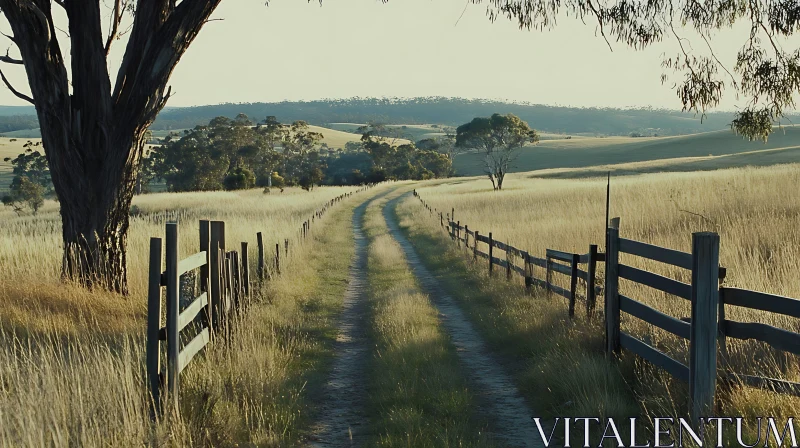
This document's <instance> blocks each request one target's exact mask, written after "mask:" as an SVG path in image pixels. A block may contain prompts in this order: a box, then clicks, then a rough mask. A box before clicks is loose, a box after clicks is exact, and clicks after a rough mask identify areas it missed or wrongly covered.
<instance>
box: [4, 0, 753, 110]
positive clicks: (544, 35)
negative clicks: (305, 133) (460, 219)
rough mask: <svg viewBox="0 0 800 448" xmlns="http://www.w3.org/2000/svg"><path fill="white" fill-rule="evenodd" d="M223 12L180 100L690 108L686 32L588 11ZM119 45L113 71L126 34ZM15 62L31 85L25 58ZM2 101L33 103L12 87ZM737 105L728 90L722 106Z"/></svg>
mask: <svg viewBox="0 0 800 448" xmlns="http://www.w3.org/2000/svg"><path fill="white" fill-rule="evenodd" d="M465 6H466V10H465ZM462 12H464V15H463V17H462V18H461V20H460V21H458V19H459V16H461V14H462ZM214 17H215V18H220V19H224V20H222V21H214V22H211V23H209V24H207V25H206V26H205V28H204V29H203V30H202V32H201V33H200V35H199V37H198V38H197V40H196V41H195V43H194V44H193V46H192V47H191V48H190V49H189V50H188V52H187V53H186V55H185V56H184V57H183V59H182V60H181V62H180V63H179V64H178V67H177V68H176V70H175V72H174V74H173V76H172V81H171V85H172V87H173V92H174V93H175V96H174V97H173V98H172V100H171V101H170V103H169V105H170V106H189V105H202V104H216V103H221V102H234V103H236V102H260V101H282V100H313V99H320V98H347V97H354V96H360V97H414V96H457V97H465V98H491V99H508V100H515V101H526V102H532V103H541V104H552V105H570V106H613V107H627V106H653V107H665V108H670V109H677V108H679V107H680V103H679V101H678V98H677V96H676V95H675V92H674V89H673V88H672V87H671V84H667V85H662V84H661V81H660V75H661V73H662V68H661V60H662V57H661V55H662V53H667V54H669V55H674V54H675V53H676V52H677V46H676V44H675V43H674V42H671V41H670V42H664V43H661V44H657V45H655V46H653V47H651V48H649V49H648V50H646V51H638V52H637V51H633V50H630V49H628V48H626V47H625V46H624V45H623V44H617V43H614V42H612V46H613V48H614V51H613V52H612V51H610V50H609V48H608V46H607V45H606V43H605V42H604V41H603V40H602V39H601V38H599V37H595V28H596V27H595V24H594V23H593V22H588V21H587V24H586V25H584V24H582V23H581V22H580V21H577V20H575V19H572V18H564V19H562V20H561V21H560V23H559V26H558V27H557V28H556V29H555V30H554V31H549V32H537V31H522V30H519V29H518V28H517V26H516V25H515V24H513V23H511V22H509V21H507V20H505V19H499V20H498V21H497V22H496V23H490V22H489V21H488V19H487V18H486V15H485V6H483V5H473V4H469V5H467V3H466V0H389V2H388V3H385V4H384V3H381V2H380V1H375V0H324V2H323V5H322V6H320V4H319V3H318V2H317V1H312V2H311V3H307V2H305V1H303V0H271V2H270V4H269V6H265V5H264V0H224V1H223V2H222V6H220V7H219V9H218V10H217V11H216V13H215V14H214ZM457 21H458V24H457V25H456V22H457ZM64 28H65V27H64ZM0 29H2V30H3V31H8V29H9V28H8V24H7V23H4V24H2V25H0ZM746 35H747V30H746V29H744V28H737V29H735V30H727V31H725V32H723V33H721V34H718V35H717V36H715V39H714V45H715V48H716V49H717V53H718V55H719V56H720V58H721V59H722V60H723V62H726V63H728V64H729V67H731V66H732V61H733V60H734V58H735V53H736V50H737V49H738V48H739V47H740V46H741V45H742V44H743V43H744V38H745V37H746ZM60 37H63V36H60ZM64 40H66V39H62V42H63V41H64ZM691 44H693V45H694V46H695V48H696V49H699V48H701V47H702V46H704V44H703V42H702V40H698V39H694V40H692V41H691ZM62 45H63V44H62ZM116 49H117V51H116V52H113V53H112V64H113V70H112V73H113V74H116V63H117V61H118V59H119V58H120V57H121V52H122V50H123V49H124V42H120V43H117V47H116ZM13 54H14V53H13V51H12V55H13ZM731 68H732V67H731ZM4 70H5V71H6V73H7V75H8V76H9V78H10V79H11V80H12V81H15V83H16V84H17V85H18V86H19V88H20V90H23V91H25V92H28V89H27V86H26V85H25V76H24V72H23V69H22V68H19V67H11V66H5V67H4ZM0 104H24V103H23V102H21V101H20V100H18V99H16V98H15V97H14V96H13V95H11V94H10V93H9V92H8V91H6V90H5V88H4V87H3V86H0ZM737 104H738V105H742V102H741V101H737V100H736V98H735V96H734V95H733V92H728V94H727V95H726V98H724V100H723V103H722V104H721V105H720V108H721V109H725V110H732V109H734V108H735V107H736V106H737Z"/></svg>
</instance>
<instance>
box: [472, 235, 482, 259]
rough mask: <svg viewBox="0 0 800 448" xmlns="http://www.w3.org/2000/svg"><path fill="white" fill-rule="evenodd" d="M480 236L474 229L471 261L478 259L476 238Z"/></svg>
mask: <svg viewBox="0 0 800 448" xmlns="http://www.w3.org/2000/svg"><path fill="white" fill-rule="evenodd" d="M479 237H480V232H478V231H477V230H476V231H475V246H473V247H472V261H478V238H479Z"/></svg>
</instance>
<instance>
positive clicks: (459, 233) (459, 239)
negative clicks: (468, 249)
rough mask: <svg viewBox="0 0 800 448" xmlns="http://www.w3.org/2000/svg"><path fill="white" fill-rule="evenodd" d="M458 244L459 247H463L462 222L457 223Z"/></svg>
mask: <svg viewBox="0 0 800 448" xmlns="http://www.w3.org/2000/svg"><path fill="white" fill-rule="evenodd" d="M456 242H457V243H458V247H459V248H460V247H461V221H457V222H456Z"/></svg>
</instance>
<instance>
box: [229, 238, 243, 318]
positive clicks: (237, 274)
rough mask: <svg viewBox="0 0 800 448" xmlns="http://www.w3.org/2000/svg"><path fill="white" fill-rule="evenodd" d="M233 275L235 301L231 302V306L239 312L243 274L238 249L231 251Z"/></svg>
mask: <svg viewBox="0 0 800 448" xmlns="http://www.w3.org/2000/svg"><path fill="white" fill-rule="evenodd" d="M231 277H232V279H231V281H232V282H233V289H232V291H233V294H232V296H233V297H232V299H233V300H232V302H233V303H232V304H231V308H233V310H234V311H236V312H238V311H239V309H240V308H241V306H242V281H241V280H242V276H241V266H240V261H239V253H238V252H236V251H232V252H231Z"/></svg>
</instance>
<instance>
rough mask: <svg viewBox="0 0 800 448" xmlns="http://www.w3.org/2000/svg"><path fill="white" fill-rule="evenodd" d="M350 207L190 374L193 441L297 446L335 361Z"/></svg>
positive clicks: (318, 232) (319, 230)
mask: <svg viewBox="0 0 800 448" xmlns="http://www.w3.org/2000/svg"><path fill="white" fill-rule="evenodd" d="M363 199H366V196H364V197H362V198H361V199H357V200H354V201H351V202H350V203H348V204H346V205H344V206H343V207H342V208H341V209H338V210H336V211H335V212H333V213H332V214H331V215H329V216H326V221H325V222H324V225H323V226H318V227H316V228H315V229H314V236H313V242H312V243H311V244H308V245H306V246H304V247H302V248H300V253H295V257H294V258H292V259H291V261H290V262H289V264H288V265H287V266H285V267H283V270H284V274H283V275H281V276H278V277H277V278H275V279H274V280H272V281H270V282H267V283H266V284H265V287H264V290H263V299H264V301H263V303H262V304H261V305H258V306H255V307H253V309H252V310H251V311H250V312H249V313H247V315H246V316H245V317H244V319H242V320H241V321H240V322H238V323H237V329H236V333H235V335H234V337H232V338H231V341H230V343H229V344H227V346H225V347H219V349H215V350H212V351H211V352H210V353H209V354H208V355H207V356H206V357H205V359H204V360H203V364H202V365H200V366H197V368H195V369H190V371H191V372H192V374H191V380H190V384H191V386H189V388H187V389H186V395H187V396H188V398H187V399H185V402H186V403H185V405H184V414H185V415H188V416H190V417H189V418H190V419H191V423H190V428H191V434H192V440H193V441H194V442H195V443H198V442H202V443H203V444H205V445H208V446H214V447H220V446H231V447H233V446H241V445H242V444H245V445H256V446H287V445H297V444H298V443H300V442H301V441H302V439H303V437H304V435H305V432H304V431H305V429H306V427H307V425H308V423H309V422H310V420H309V419H310V418H311V417H312V415H313V412H314V409H313V401H314V400H313V399H314V397H315V396H316V393H317V392H318V391H319V389H320V388H321V386H322V384H323V382H324V380H325V374H326V372H327V371H328V368H329V365H330V361H331V359H332V357H333V352H332V349H333V341H334V340H335V337H336V332H337V329H336V327H335V325H336V316H337V315H338V313H339V311H340V309H341V305H342V297H343V296H344V291H345V288H346V286H347V279H348V273H349V272H348V271H349V265H350V262H351V260H352V256H353V250H354V245H353V231H352V222H351V221H352V212H353V208H354V206H356V205H358V202H360V200H363Z"/></svg>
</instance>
